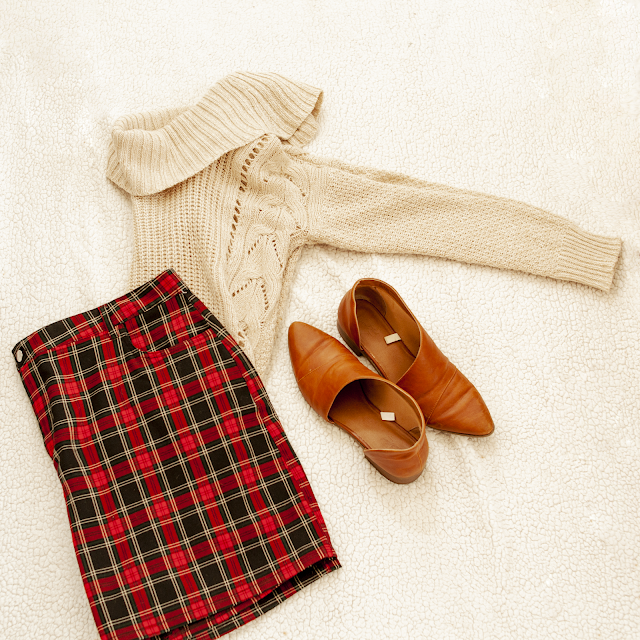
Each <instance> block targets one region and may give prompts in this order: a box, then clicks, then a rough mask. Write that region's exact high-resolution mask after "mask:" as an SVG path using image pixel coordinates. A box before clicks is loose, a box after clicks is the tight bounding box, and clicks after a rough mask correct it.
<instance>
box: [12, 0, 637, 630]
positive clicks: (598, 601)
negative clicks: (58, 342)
mask: <svg viewBox="0 0 640 640" xmlns="http://www.w3.org/2000/svg"><path fill="white" fill-rule="evenodd" d="M0 14H1V15H0V107H1V116H0V425H1V433H2V440H1V443H0V638H2V639H3V640H22V639H29V640H40V639H48V640H52V639H60V638H65V639H70V640H80V639H83V640H84V639H87V640H89V639H94V638H97V637H98V634H97V631H96V628H95V626H94V623H93V620H92V617H91V613H90V609H89V606H88V602H87V599H86V596H85V593H84V591H83V587H82V582H81V579H80V573H79V570H78V566H77V563H76V559H75V555H74V551H73V547H72V542H71V535H70V532H69V525H68V520H67V515H66V511H65V505H64V500H63V495H62V490H61V487H60V483H59V481H58V478H57V476H56V474H55V472H54V468H53V465H52V463H51V461H50V459H49V458H48V457H47V454H46V452H45V448H44V446H43V442H42V438H41V436H40V433H39V431H38V426H37V423H36V420H35V417H34V415H33V411H32V409H31V406H30V404H29V401H28V399H27V396H26V394H25V392H24V390H23V388H22V386H21V383H20V379H19V377H18V373H17V371H16V368H15V365H14V363H13V360H12V357H11V353H10V349H11V347H12V346H13V345H14V344H15V343H16V342H17V341H18V340H19V339H21V338H23V337H25V336H26V335H27V334H28V333H30V332H31V331H33V330H35V329H39V328H41V327H42V326H43V325H45V324H47V323H49V322H52V321H55V320H58V319H60V318H63V317H66V316H69V315H71V314H74V313H78V312H81V311H84V310H87V309H90V308H93V307H95V306H97V305H99V304H102V303H104V302H106V301H108V300H111V299H113V298H115V297H116V296H118V295H121V294H123V293H125V292H126V291H127V276H128V271H129V265H130V261H131V258H132V249H133V236H132V220H131V209H130V203H129V200H128V197H127V196H126V194H124V192H121V191H120V190H119V189H117V188H116V187H115V186H114V185H112V184H111V183H110V182H109V181H108V180H107V179H106V177H105V166H106V150H107V144H108V140H109V135H110V129H111V126H112V124H113V122H114V121H115V119H116V118H117V117H119V116H121V115H123V114H127V113H132V112H137V111H144V110H148V109H154V108H161V107H171V106H179V105H184V104H190V103H193V102H195V101H197V100H198V99H199V98H200V97H201V96H202V95H203V94H204V93H205V91H206V90H207V89H208V88H209V87H210V86H211V85H213V84H214V83H215V82H216V81H217V80H219V79H220V78H222V77H223V76H224V75H226V74H227V73H230V72H232V71H236V70H249V71H275V72H277V73H281V74H282V75H285V76H289V77H291V78H293V79H295V80H300V81H303V82H307V83H309V84H312V85H315V86H318V87H321V88H323V89H324V90H325V101H324V106H323V111H322V115H321V120H320V131H319V134H318V137H317V139H316V140H315V141H314V142H313V143H312V144H311V145H310V147H309V150H310V151H311V152H312V153H316V154H317V155H320V156H325V157H332V156H333V157H336V158H340V159H343V160H346V161H350V162H355V163H358V164H366V165H371V166H374V167H379V168H384V169H389V170H395V171H402V172H404V173H407V174H410V175H412V176H416V177H419V178H424V179H428V180H429V181H433V182H443V183H446V184H450V185H453V186H458V187H464V188H470V189H474V190H479V191H485V192H488V193H492V194H495V195H499V196H508V197H512V198H517V199H520V200H524V201H526V202H529V203H531V204H534V205H537V206H540V207H543V208H546V209H548V210H550V211H552V212H554V213H557V214H560V215H563V216H565V217H567V218H569V219H571V220H572V221H574V222H576V223H578V224H579V225H581V226H582V227H584V228H585V229H587V230H588V231H591V232H594V233H599V234H602V235H610V236H618V237H621V238H622V240H623V250H622V256H621V260H620V262H619V264H618V268H617V271H616V276H615V279H614V283H613V287H612V290H611V292H609V293H603V292H600V291H596V290H595V289H590V288H588V287H585V286H581V285H577V284H569V283H562V282H557V281H554V280H549V279H544V278H539V277H535V276H529V275H523V274H518V273H514V272H506V271H499V270H495V269H490V268H483V267H475V266H468V265H463V264H458V263H454V262H450V261H446V260H439V259H433V258H428V257H406V256H386V257H381V256H375V255H363V254H356V253H345V252H340V251H337V250H331V249H328V248H324V247H317V248H314V249H309V250H307V252H306V253H305V254H304V256H303V258H302V260H301V261H300V263H299V267H298V269H297V275H296V279H295V283H294V286H293V289H292V292H291V296H290V299H289V301H288V303H287V304H286V314H285V317H284V319H283V323H282V324H281V326H280V330H279V337H278V341H277V344H276V349H275V357H274V360H273V364H272V367H271V370H270V372H269V374H268V375H267V376H266V378H265V382H266V385H267V389H268V391H269V393H270V396H271V398H272V400H273V402H274V404H275V406H276V409H277V411H278V412H279V415H280V418H281V420H282V422H283V424H284V427H285V430H286V431H287V433H288V435H289V437H290V440H291V442H292V444H293V446H294V448H295V450H296V452H297V454H298V456H299V457H300V459H301V461H302V463H303V466H304V468H305V470H306V471H307V474H308V476H309V479H310V481H311V484H312V487H313V489H314V491H315V493H316V496H317V498H318V501H319V503H320V506H321V509H322V512H323V514H324V516H325V519H326V521H327V525H328V528H329V532H330V534H331V536H332V540H333V542H334V545H335V547H336V550H337V552H338V555H339V558H340V560H341V561H342V564H343V568H342V569H341V570H339V571H337V572H335V573H333V574H331V575H329V576H326V577H324V578H322V579H321V580H319V581H318V582H316V583H314V584H313V585H312V586H310V587H309V588H307V589H305V590H303V591H302V592H301V593H299V594H298V595H296V596H295V597H293V598H292V599H290V600H288V601H287V602H286V603H284V604H283V605H281V606H279V607H277V608H276V609H274V610H272V611H271V612H269V613H268V614H266V615H264V616H263V617H261V618H260V619H258V620H256V621H254V622H251V623H250V624H248V625H247V626H245V627H243V628H241V629H239V630H237V631H235V632H233V635H232V636H230V637H233V638H235V639H237V640H240V639H243V640H249V639H252V640H253V639H256V640H257V639H260V640H271V639H275V638H279V639H283V638H296V639H300V640H312V639H313V640H316V639H323V638H331V639H340V638H344V639H354V638H357V639H360V638H362V639H367V640H368V639H371V638H375V639H399V638H429V639H436V640H441V639H442V640H445V639H455V640H461V639H467V638H469V639H476V638H477V639H481V638H483V639H484V638H486V639H489V638H490V639H497V640H502V639H504V640H507V639H509V640H515V639H517V640H520V639H524V638H531V639H536V640H539V639H546V638H554V639H555V638H562V639H574V638H585V639H586V638H589V639H591V638H593V639H596V638H598V639H605V640H607V639H608V640H631V639H634V638H635V639H637V638H640V568H639V566H638V556H639V554H640V551H639V550H640V524H639V517H640V508H639V505H640V338H639V336H640V133H639V125H640V75H639V72H640V4H638V3H637V2H631V1H628V0H616V1H613V0H606V1H605V0H602V1H597V0H594V1H592V2H587V1H576V0H573V1H568V0H533V1H532V2H522V1H520V0H512V1H510V0H451V1H449V2H441V1H439V0H430V1H427V0H395V1H393V2H392V1H390V0H388V1H375V2H374V1H372V0H369V1H368V2H358V1H357V0H306V1H295V0H269V1H262V2H258V1H257V0H255V1H253V2H250V1H241V0H235V1H234V2H221V1H219V0H218V1H213V2H212V1H204V0H203V1H196V0H193V1H191V0H186V1H177V0H171V1H167V0H156V1H154V2H148V1H141V2H136V3H121V2H115V1H108V2H104V1H102V2H95V1H93V2H82V1H81V2H74V1H71V0H64V1H57V2H49V1H47V2H42V1H33V0H30V1H26V0H22V1H21V2H16V1H14V0H4V1H3V2H2V3H1V6H0ZM513 242H516V243H517V242H518V238H513ZM363 276H373V277H377V278H382V279H384V280H386V281H388V282H389V283H391V284H392V285H393V286H395V287H396V288H397V289H398V290H399V291H400V293H401V295H402V296H403V297H404V298H405V300H406V301H407V303H408V304H409V306H410V307H411V309H413V311H414V312H415V313H416V315H417V316H418V317H419V319H420V320H421V322H422V323H423V325H424V326H425V328H426V330H427V331H428V332H429V333H430V334H431V336H432V337H433V338H434V340H435V341H436V343H437V344H438V345H439V346H440V348H441V349H442V350H443V351H444V353H445V354H446V355H447V356H449V358H450V359H451V360H452V361H453V362H454V363H455V364H456V365H458V367H459V368H460V369H461V370H462V371H463V372H464V373H465V374H466V375H467V377H468V378H469V379H470V380H471V381H472V382H474V384H475V385H476V386H477V387H478V389H479V390H480V392H481V393H482V395H483V397H484V399H485V401H486V403H487V405H488V406H489V408H490V410H491V413H492V415H493V418H494V421H495V424H496V430H495V433H494V435H492V436H491V437H489V438H486V439H479V440H478V439H469V438H465V437H463V436H455V435H448V434H444V433H439V432H435V431H432V430H429V433H428V437H429V442H430V445H431V453H430V458H429V461H428V465H427V469H426V471H425V473H424V475H423V476H422V477H421V478H420V479H419V480H418V481H416V482H415V483H413V484H412V485H409V486H398V485H393V484H391V483H389V482H387V481H386V480H385V479H384V478H382V476H380V475H379V474H378V473H377V472H376V471H375V470H374V469H373V468H372V467H371V466H370V465H369V464H368V463H367V462H366V461H365V460H364V458H363V455H362V451H361V449H360V448H359V446H358V445H357V444H356V443H355V442H354V441H353V440H351V439H350V438H349V437H348V436H347V435H346V434H344V433H343V432H341V431H339V430H338V429H337V428H335V427H332V426H330V425H329V424H327V423H324V422H323V421H322V420H321V419H320V418H318V417H317V416H316V415H315V414H314V413H313V412H312V411H311V409H310V408H309V407H308V406H307V405H306V404H305V403H304V401H303V400H302V398H301V396H300V394H299V392H298V389H297V387H296V384H295V380H294V378H293V375H292V372H291V369H290V365H289V360H288V353H287V348H286V339H285V338H286V327H287V325H288V323H290V322H292V321H293V320H304V321H306V322H309V323H311V324H314V325H315V326H317V327H319V328H320V329H323V330H325V331H328V332H329V333H332V334H333V335H334V336H337V333H336V330H335V319H336V308H337V304H338V302H339V300H340V298H341V296H342V294H343V293H344V291H345V290H346V289H347V288H349V287H350V286H351V285H352V284H353V282H354V281H355V279H356V278H358V277H363Z"/></svg>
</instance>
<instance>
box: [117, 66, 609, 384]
mask: <svg viewBox="0 0 640 640" xmlns="http://www.w3.org/2000/svg"><path fill="white" fill-rule="evenodd" d="M321 102H322V91H321V90H319V89H316V88H314V87H311V86H310V85H307V84H304V83H298V82H293V81H291V80H288V79H286V78H284V77H282V76H280V75H277V74H273V73H265V74H254V73H234V74H232V75H230V76H228V77H226V78H224V79H223V80H221V81H220V82H218V83H217V84H216V85H214V86H213V87H212V88H211V89H210V90H209V91H208V92H207V93H206V94H205V96H204V97H203V98H202V99H201V100H200V101H199V102H198V103H197V104H196V105H195V106H193V107H188V108H182V109H167V110H163V111H153V112H147V113H142V114H138V115H129V116H124V117H122V118H120V119H119V120H118V121H117V122H116V123H115V126H114V129H113V134H112V140H111V145H110V150H109V161H108V168H107V175H108V177H109V178H110V179H111V180H112V181H113V182H115V183H116V184H117V185H119V186H120V187H122V188H123V189H125V190H126V191H128V192H129V193H130V194H131V195H132V201H133V210H134V219H135V233H136V246H135V254H134V261H133V268H132V273H131V282H130V284H131V286H132V287H135V286H137V285H139V284H142V283H143V282H145V281H147V280H150V279H151V278H153V277H154V276H156V275H157V274H158V273H159V272H160V271H162V270H164V269H166V268H169V267H172V268H173V269H175V270H176V272H177V273H178V274H180V276H181V277H182V278H183V279H184V280H185V282H186V283H187V284H188V285H189V286H190V287H191V288H192V290H193V291H194V292H195V293H196V295H198V296H199V297H200V298H201V299H202V300H203V301H204V302H205V304H207V305H208V306H209V308H210V309H211V311H212V312H213V313H214V314H215V315H216V317H217V318H218V319H219V320H220V321H221V322H222V323H223V324H224V325H225V326H226V327H227V329H228V330H229V331H230V332H231V333H232V334H233V335H234V337H235V338H236V339H237V340H238V341H239V343H240V344H241V346H242V347H243V348H244V350H245V351H246V353H247V355H248V356H249V358H251V360H252V361H253V363H254V364H255V366H256V368H257V369H258V371H259V372H260V373H265V371H266V368H267V365H268V363H269V358H270V353H271V347H272V344H273V339H274V335H275V330H276V326H277V323H278V320H279V316H280V311H281V308H282V303H283V300H284V299H285V298H286V292H287V289H288V287H289V284H290V282H291V279H292V274H293V271H294V268H295V264H296V262H297V259H298V257H299V256H300V251H301V250H302V247H303V246H304V245H305V244H309V243H325V244H331V245H334V246H336V247H340V248H344V249H351V250H356V251H369V252H379V253H414V254H423V255H431V256H439V257H443V258H450V259H453V260H458V261H462V262H469V263H476V264H483V265H489V266H493V267H498V268H502V269H515V270H519V271H525V272H528V273H533V274H538V275H541V276H548V277H551V278H556V279H559V280H571V281H574V282H579V283H582V284H586V285H589V286H593V287H596V288H598V289H602V290H605V291H606V290H608V289H609V287H610V286H611V282H612V278H613V272H614V268H615V264H616V262H617V259H618V255H619V253H620V246H621V242H620V240H619V239H613V238H606V237H602V236H597V235H593V234H591V233H588V232H586V231H584V230H582V229H580V228H579V227H577V226H576V225H574V224H572V223H571V222H569V221H568V220H566V219H564V218H561V217H559V216H557V215H554V214H551V213H549V212H547V211H544V210H542V209H538V208H536V207H533V206H530V205H527V204H524V203H522V202H517V201H515V200H509V199H506V198H498V197H495V196H490V195H486V194H482V193H476V192H472V191H466V190H462V189H456V188H453V187H448V186H444V185H441V184H432V183H428V182H425V181H422V180H418V179H414V178H410V177H408V176H405V175H402V174H398V173H392V172H387V171H380V170H375V169H369V168H365V167H356V166H352V165H349V164H346V163H343V162H340V161H338V160H328V159H322V158H317V157H313V156H311V155H309V154H307V153H304V152H303V151H302V149H301V147H302V146H304V145H305V144H306V143H308V142H309V141H310V140H311V139H312V138H313V137H314V136H315V134H316V130H317V123H316V117H317V114H318V111H319V108H320V105H321Z"/></svg>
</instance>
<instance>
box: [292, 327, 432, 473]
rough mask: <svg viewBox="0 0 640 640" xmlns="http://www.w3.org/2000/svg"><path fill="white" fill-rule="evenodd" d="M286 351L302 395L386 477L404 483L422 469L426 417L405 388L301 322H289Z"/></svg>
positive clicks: (426, 451)
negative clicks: (360, 449)
mask: <svg viewBox="0 0 640 640" xmlns="http://www.w3.org/2000/svg"><path fill="white" fill-rule="evenodd" d="M289 355H290V357H291V365H292V367H293V373H294V375H295V377H296V381H297V383H298V387H300V391H301V392H302V395H303V396H304V399H305V400H306V401H307V402H308V403H309V404H310V405H311V407H312V408H313V409H314V410H315V411H316V412H317V413H318V414H319V415H320V416H322V417H323V418H324V419H325V420H327V421H328V422H331V423H333V424H336V425H337V426H339V427H340V428H341V429H344V430H345V431H346V432H347V433H348V434H349V435H350V436H352V437H353V438H354V439H355V440H357V441H358V442H359V443H360V444H361V445H362V447H364V455H365V457H366V458H367V460H368V461H369V462H370V463H371V464H372V465H373V466H374V467H375V468H376V469H377V470H378V471H379V472H380V473H381V474H382V475H383V476H384V477H385V478H387V479H388V480H391V481H392V482H397V483H399V484H408V483H409V482H413V481H414V480H415V479H416V478H417V477H418V476H419V475H420V474H421V473H422V471H423V469H424V466H425V464H426V462H427V455H428V453H429V444H428V443H427V436H426V433H425V423H424V416H423V415H422V411H420V407H419V406H418V404H417V403H416V401H415V400H414V399H413V398H412V397H411V396H410V395H409V394H408V393H407V392H406V391H403V390H402V389H400V388H399V387H398V386H397V385H395V384H393V383H392V382H390V381H389V380H386V379H385V378H383V377H381V376H379V375H378V374H376V373H375V372H374V371H371V370H370V369H368V368H367V367H365V366H364V365H363V364H362V363H361V362H360V361H359V360H358V359H357V358H356V357H355V356H354V355H353V354H352V353H351V352H350V351H349V350H348V349H347V348H345V347H344V345H342V344H340V342H338V341H337V340H336V339H335V338H332V337H331V336H330V335H328V334H326V333H324V331H320V329H316V328H315V327H312V326H311V325H308V324H306V323H304V322H294V323H293V324H292V325H291V326H290V327H289Z"/></svg>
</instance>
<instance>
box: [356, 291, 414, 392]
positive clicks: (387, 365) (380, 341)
mask: <svg viewBox="0 0 640 640" xmlns="http://www.w3.org/2000/svg"><path fill="white" fill-rule="evenodd" d="M356 316H357V318H358V327H359V329H360V344H361V345H362V349H363V350H364V352H365V353H366V354H367V356H368V357H369V359H370V360H371V361H372V362H373V363H374V365H375V366H376V367H377V368H378V370H379V371H380V373H382V375H383V376H384V377H385V378H388V379H389V380H391V382H398V380H400V378H402V376H403V375H404V374H405V373H406V371H407V369H408V368H409V367H410V366H411V365H412V364H413V361H414V360H415V355H414V354H412V353H411V352H410V351H409V349H408V348H407V346H406V345H405V344H404V342H402V340H399V341H397V342H392V343H391V344H387V343H386V342H385V339H384V338H385V336H388V335H391V334H393V333H396V329H394V328H393V327H392V326H391V325H390V324H389V323H388V322H387V320H386V318H385V317H384V316H383V315H382V313H380V311H379V310H378V308H377V307H376V306H374V305H373V304H371V302H369V301H368V300H356Z"/></svg>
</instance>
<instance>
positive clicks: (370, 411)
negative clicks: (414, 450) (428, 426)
mask: <svg viewBox="0 0 640 640" xmlns="http://www.w3.org/2000/svg"><path fill="white" fill-rule="evenodd" d="M381 411H385V412H393V413H394V414H395V417H396V420H395V421H393V422H391V421H387V420H382V417H381V415H380V412H381ZM329 418H330V419H331V420H333V422H335V423H336V424H337V425H338V426H340V427H342V428H343V429H344V430H345V431H346V432H347V433H349V434H350V435H351V436H353V437H354V438H355V439H356V440H357V441H358V442H359V443H360V444H361V445H362V446H363V447H365V449H407V448H409V447H411V446H413V445H414V444H415V443H416V439H417V437H418V436H419V434H420V424H419V421H418V419H417V418H416V416H415V412H414V409H412V408H411V407H410V406H409V403H408V402H406V400H405V399H404V398H402V397H401V396H400V395H399V394H398V392H397V391H396V390H395V389H394V388H393V387H391V386H390V385H388V384H386V383H383V382H378V381H377V380H356V381H355V382H351V383H350V384H348V385H347V386H346V387H345V388H344V389H343V390H342V391H341V392H340V393H339V394H338V396H337V397H336V399H335V400H334V402H333V406H332V407H331V411H329ZM400 423H402V424H404V425H405V427H406V428H403V426H402V425H401V424H400ZM411 430H413V431H412V433H409V432H410V431H411Z"/></svg>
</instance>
